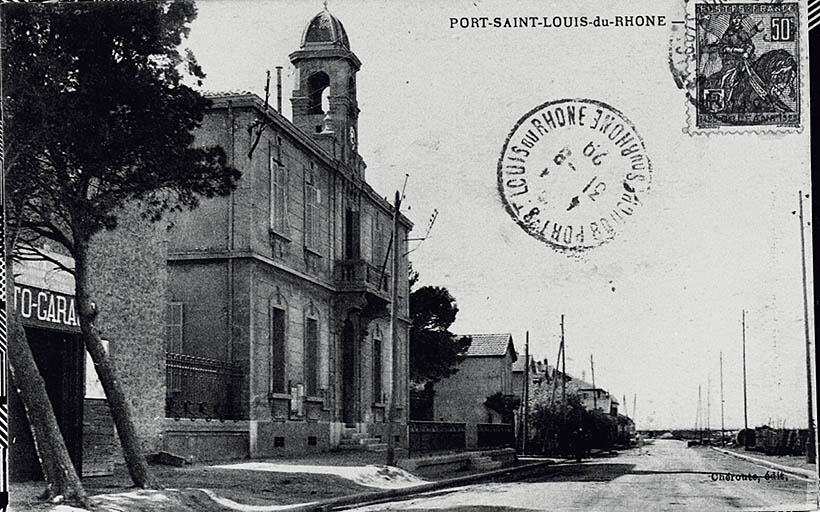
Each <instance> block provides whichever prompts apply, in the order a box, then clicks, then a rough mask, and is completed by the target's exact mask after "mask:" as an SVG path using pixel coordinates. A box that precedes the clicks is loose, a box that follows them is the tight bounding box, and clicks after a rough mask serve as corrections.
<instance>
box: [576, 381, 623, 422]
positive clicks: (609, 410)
mask: <svg viewBox="0 0 820 512" xmlns="http://www.w3.org/2000/svg"><path fill="white" fill-rule="evenodd" d="M567 377H569V379H568V380H567V393H575V394H577V395H578V398H580V399H581V403H582V404H583V406H584V407H585V408H586V409H587V410H589V411H593V410H596V409H597V410H600V411H603V412H604V413H605V414H609V415H611V416H618V405H620V404H619V402H618V399H617V398H615V396H614V395H612V394H610V393H609V392H608V391H607V390H605V389H603V388H600V387H595V386H593V385H592V384H590V383H589V382H586V381H584V380H582V379H579V378H577V377H572V376H570V375H567Z"/></svg>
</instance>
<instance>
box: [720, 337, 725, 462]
mask: <svg viewBox="0 0 820 512" xmlns="http://www.w3.org/2000/svg"><path fill="white" fill-rule="evenodd" d="M725 439H726V426H725V425H724V423H723V352H721V353H720V445H721V446H723V445H724V444H726V442H725Z"/></svg>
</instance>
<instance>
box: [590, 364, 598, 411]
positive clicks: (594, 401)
mask: <svg viewBox="0 0 820 512" xmlns="http://www.w3.org/2000/svg"><path fill="white" fill-rule="evenodd" d="M589 368H590V370H591V371H592V410H593V411H595V410H597V409H598V388H596V387H595V363H594V362H592V354H590V355H589Z"/></svg>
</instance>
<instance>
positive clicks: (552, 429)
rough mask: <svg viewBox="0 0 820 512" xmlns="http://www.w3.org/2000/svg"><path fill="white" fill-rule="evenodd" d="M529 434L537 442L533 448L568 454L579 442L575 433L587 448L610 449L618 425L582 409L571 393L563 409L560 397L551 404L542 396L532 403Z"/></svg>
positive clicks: (612, 419)
mask: <svg viewBox="0 0 820 512" xmlns="http://www.w3.org/2000/svg"><path fill="white" fill-rule="evenodd" d="M559 393H560V392H559ZM530 432H531V433H532V434H533V435H534V436H535V438H536V439H537V441H539V442H536V443H534V445H535V446H538V445H539V444H540V445H541V447H542V449H543V450H544V451H545V452H555V451H558V452H563V453H569V452H570V451H571V450H573V449H574V446H573V445H574V444H575V443H577V442H578V441H579V440H578V437H579V432H583V442H584V443H585V445H586V447H587V448H600V449H610V448H612V447H613V445H614V443H615V441H616V436H617V434H618V423H617V420H616V418H615V417H613V416H611V415H609V414H607V413H605V412H603V411H601V410H595V411H590V410H588V409H587V408H585V407H584V405H583V402H582V401H581V398H580V397H579V396H578V395H577V394H575V393H569V394H567V397H566V406H565V407H563V406H562V402H561V399H560V397H556V399H555V401H554V402H553V401H551V399H549V398H548V396H547V394H546V393H542V394H540V395H536V396H535V397H534V400H533V402H532V414H531V415H530Z"/></svg>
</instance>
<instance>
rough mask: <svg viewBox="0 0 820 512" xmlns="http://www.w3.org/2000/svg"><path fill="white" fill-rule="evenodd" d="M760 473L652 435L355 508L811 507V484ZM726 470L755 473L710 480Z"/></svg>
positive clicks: (607, 511)
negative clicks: (612, 448) (600, 451)
mask: <svg viewBox="0 0 820 512" xmlns="http://www.w3.org/2000/svg"><path fill="white" fill-rule="evenodd" d="M766 471H767V469H766V468H764V467H761V466H757V465H755V464H752V463H748V462H745V461H742V460H739V459H737V458H735V457H731V456H728V455H724V454H720V453H717V452H714V451H712V450H710V449H708V448H687V447H686V444H685V443H684V442H681V441H674V440H657V441H655V443H654V444H652V445H648V446H646V447H645V448H644V450H643V453H639V452H638V451H637V450H631V451H628V452H624V453H621V455H619V456H618V457H613V458H606V459H594V460H593V461H588V462H584V463H581V464H562V465H559V466H552V467H550V468H548V469H545V470H543V471H539V472H538V473H537V474H531V475H527V476H524V477H522V478H520V479H519V480H518V481H515V482H493V483H485V484H479V485H471V486H467V487H460V488H457V489H449V490H446V491H438V492H434V493H430V494H427V495H423V496H419V497H416V498H413V499H410V500H406V501H397V502H392V503H385V504H381V505H373V506H369V507H365V508H359V509H356V510H359V511H362V512H363V511H379V510H450V511H456V512H467V511H481V512H484V511H491V510H497V511H502V512H507V511H529V510H554V511H601V512H634V511H639V512H644V511H645V512H650V511H667V510H668V511H688V510H693V511H720V510H814V506H813V503H814V494H812V492H813V484H812V483H810V482H808V481H806V480H802V479H798V478H795V477H792V476H788V475H787V478H788V480H785V481H784V480H769V481H766V480H765V479H764V476H765V475H766ZM727 472H728V473H732V474H735V475H737V474H752V475H759V476H760V481H748V480H741V481H737V480H734V481H726V480H715V478H718V474H719V473H723V474H724V475H725V474H726V473H727Z"/></svg>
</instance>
